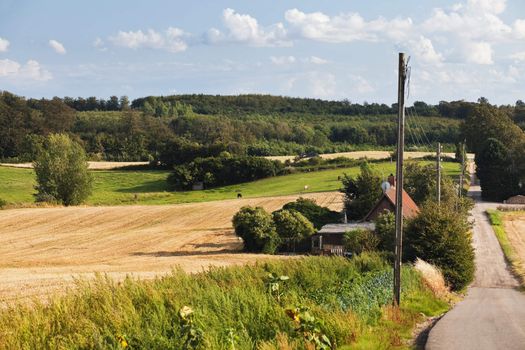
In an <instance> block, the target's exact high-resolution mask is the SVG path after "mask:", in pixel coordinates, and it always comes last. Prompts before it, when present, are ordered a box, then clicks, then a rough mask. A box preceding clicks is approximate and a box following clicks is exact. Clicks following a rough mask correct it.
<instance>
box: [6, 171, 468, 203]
mask: <svg viewBox="0 0 525 350" xmlns="http://www.w3.org/2000/svg"><path fill="white" fill-rule="evenodd" d="M423 163H429V162H423ZM442 164H443V167H444V172H445V173H446V174H447V175H451V176H457V175H458V174H459V165H458V163H452V162H444V163H442ZM373 166H374V167H375V168H376V169H378V170H379V171H380V172H381V173H382V174H383V175H384V176H385V178H386V177H387V176H388V175H389V174H390V173H393V172H395V164H393V163H390V162H384V163H377V164H374V165H373ZM358 172H359V167H357V166H355V167H350V168H342V169H334V170H324V171H315V172H307V173H296V174H291V175H286V176H278V177H273V178H268V179H263V180H259V181H254V182H248V183H244V184H238V185H231V186H224V187H219V188H215V189H210V190H204V191H185V192H170V191H169V189H168V187H167V183H166V181H165V180H166V177H167V176H168V174H169V172H168V171H151V170H150V171H146V170H145V171H124V170H107V171H102V170H96V171H93V176H94V188H93V194H92V195H91V196H90V197H89V198H88V201H87V204H90V205H120V204H174V203H190V202H205V201H212V200H222V199H234V198H236V196H237V193H239V192H240V193H242V195H243V197H244V198H249V197H264V196H280V195H292V194H301V193H311V192H323V191H337V190H339V189H340V188H341V181H340V180H339V179H338V177H340V176H341V175H342V174H343V173H347V174H350V175H356V174H357V173H358ZM34 178H35V175H34V172H33V170H31V169H18V168H10V167H0V198H2V199H4V200H6V201H7V202H9V203H33V202H34V198H33V196H32V194H33V193H34V185H35V179H34ZM305 186H308V189H307V190H305Z"/></svg>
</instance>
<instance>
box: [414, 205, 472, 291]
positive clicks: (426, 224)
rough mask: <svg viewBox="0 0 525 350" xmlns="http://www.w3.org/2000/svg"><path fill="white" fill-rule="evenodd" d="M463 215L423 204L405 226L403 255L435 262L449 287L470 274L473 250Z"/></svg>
mask: <svg viewBox="0 0 525 350" xmlns="http://www.w3.org/2000/svg"><path fill="white" fill-rule="evenodd" d="M471 241H472V238H471V234H470V224H469V222H468V220H467V216H466V215H464V214H463V213H461V212H456V211H455V210H453V209H449V208H448V207H445V206H441V207H440V206H438V205H437V204H436V203H432V202H429V203H427V204H425V205H424V206H423V207H422V209H421V212H420V213H419V215H418V216H417V217H416V218H414V219H413V220H411V221H410V222H409V223H408V225H407V229H406V240H405V258H406V259H408V260H411V261H414V260H415V259H416V258H420V259H423V260H425V261H426V262H428V263H430V264H433V265H436V266H437V267H438V268H440V269H441V271H442V272H443V274H444V275H445V279H446V281H447V283H448V284H449V285H450V286H451V288H452V289H453V290H461V289H463V288H465V287H466V286H467V285H468V284H469V283H470V282H471V281H472V279H473V277H474V250H473V248H472V246H471Z"/></svg>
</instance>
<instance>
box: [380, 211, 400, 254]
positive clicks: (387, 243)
mask: <svg viewBox="0 0 525 350" xmlns="http://www.w3.org/2000/svg"><path fill="white" fill-rule="evenodd" d="M375 225H376V229H375V233H376V234H377V237H378V238H379V246H378V248H379V249H380V250H383V251H385V252H391V253H394V248H395V246H396V216H395V215H394V213H392V212H391V211H388V210H385V211H383V213H382V214H380V215H379V216H378V217H377V218H376V220H375Z"/></svg>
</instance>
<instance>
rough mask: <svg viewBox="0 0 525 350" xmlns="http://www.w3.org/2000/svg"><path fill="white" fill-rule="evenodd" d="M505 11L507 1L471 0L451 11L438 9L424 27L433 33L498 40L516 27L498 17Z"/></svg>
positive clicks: (473, 38) (424, 23) (472, 38)
mask: <svg viewBox="0 0 525 350" xmlns="http://www.w3.org/2000/svg"><path fill="white" fill-rule="evenodd" d="M504 10H505V1H504V0H468V2H467V4H466V5H461V6H455V7H453V8H452V9H451V10H449V11H447V10H444V9H441V8H437V9H434V11H433V14H432V16H431V17H430V18H429V19H427V20H426V21H425V22H423V24H422V28H423V29H424V30H426V31H427V32H430V33H434V32H448V33H453V34H454V36H458V37H462V38H467V39H470V40H484V41H488V40H490V41H498V40H501V39H503V38H506V37H508V36H509V35H510V34H511V33H512V28H511V27H510V26H509V25H507V24H505V22H503V21H502V20H501V18H499V17H498V15H499V14H500V13H501V12H503V11H504Z"/></svg>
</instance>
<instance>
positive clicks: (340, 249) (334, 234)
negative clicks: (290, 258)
mask: <svg viewBox="0 0 525 350" xmlns="http://www.w3.org/2000/svg"><path fill="white" fill-rule="evenodd" d="M357 229H366V230H374V229H375V224H374V223H373V222H352V223H347V224H328V225H324V226H323V227H322V228H321V229H320V230H319V232H317V233H316V234H315V235H313V236H312V253H313V254H320V255H325V254H329V255H330V254H331V255H343V254H344V245H343V236H344V234H345V232H348V231H354V230H357Z"/></svg>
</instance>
